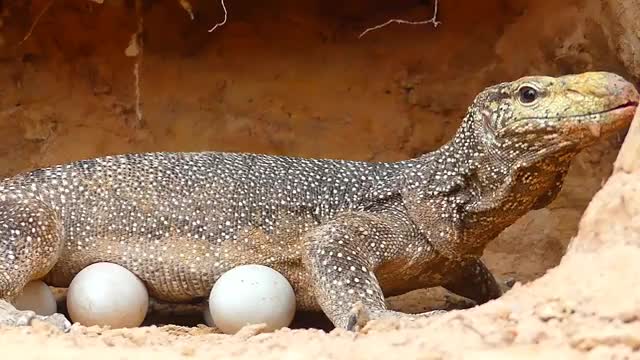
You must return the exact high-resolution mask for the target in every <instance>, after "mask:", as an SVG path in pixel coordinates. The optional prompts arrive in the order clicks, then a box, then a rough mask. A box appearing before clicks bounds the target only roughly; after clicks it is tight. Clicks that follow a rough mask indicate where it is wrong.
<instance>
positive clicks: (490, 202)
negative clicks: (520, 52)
mask: <svg viewBox="0 0 640 360" xmlns="http://www.w3.org/2000/svg"><path fill="white" fill-rule="evenodd" d="M474 120H475V119H474V118H473V114H472V113H470V114H467V117H466V118H465V120H464V121H463V123H462V125H461V127H460V128H459V130H458V132H457V133H456V135H455V136H454V137H453V138H452V139H451V140H450V141H449V142H448V143H447V144H445V145H444V146H442V147H441V148H440V149H438V150H436V151H434V152H431V153H427V154H425V155H422V156H420V157H418V158H416V159H412V160H408V161H406V162H405V163H404V172H403V178H404V181H403V184H404V187H403V190H402V193H403V199H404V202H405V205H406V206H407V209H408V211H409V213H410V216H411V217H412V219H413V220H414V222H416V224H418V227H419V228H420V229H421V231H422V232H423V234H424V235H425V238H426V239H427V240H428V241H429V242H431V243H432V245H433V246H434V247H435V248H436V249H437V250H438V251H439V252H441V253H443V254H444V255H445V256H450V257H453V256H455V257H460V256H465V255H470V256H479V255H481V254H482V252H483V250H484V248H485V246H486V245H487V244H488V243H489V242H490V241H491V240H493V239H494V238H495V237H496V236H498V235H499V234H500V233H501V232H502V231H503V230H504V229H505V228H506V227H508V226H509V225H511V224H513V223H514V222H515V221H516V220H517V219H518V218H520V217H521V216H522V215H524V214H525V213H527V212H528V211H529V210H532V209H534V208H540V207H543V206H546V205H547V204H548V203H549V202H550V201H551V200H553V198H555V196H556V195H557V193H558V191H559V189H560V186H561V184H562V181H563V180H564V176H565V175H566V172H567V170H568V167H569V163H570V161H571V159H572V158H573V155H574V154H573V153H558V154H553V155H549V156H545V157H544V158H541V159H532V160H531V161H530V162H528V163H522V162H521V161H519V160H521V159H522V156H521V154H518V153H517V152H516V151H504V149H499V148H498V147H495V146H493V144H492V141H491V139H487V138H483V137H484V136H489V135H487V134H485V132H484V129H479V128H477V127H478V126H481V125H478V123H479V122H478V121H474Z"/></svg>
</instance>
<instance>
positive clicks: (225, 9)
mask: <svg viewBox="0 0 640 360" xmlns="http://www.w3.org/2000/svg"><path fill="white" fill-rule="evenodd" d="M220 4H222V10H224V19H222V21H221V22H219V23H217V24H215V25H214V26H213V27H212V28H211V29H209V32H212V31H214V30H215V29H217V28H218V27H220V26H222V25H224V24H226V23H227V15H228V14H227V7H226V6H225V5H224V0H220Z"/></svg>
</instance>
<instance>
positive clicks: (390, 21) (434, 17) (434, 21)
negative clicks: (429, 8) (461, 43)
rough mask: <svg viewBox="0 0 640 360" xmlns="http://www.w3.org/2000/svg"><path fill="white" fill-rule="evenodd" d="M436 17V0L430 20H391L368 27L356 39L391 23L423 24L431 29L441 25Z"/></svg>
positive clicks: (436, 0)
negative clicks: (431, 26) (431, 25)
mask: <svg viewBox="0 0 640 360" xmlns="http://www.w3.org/2000/svg"><path fill="white" fill-rule="evenodd" d="M437 17H438V0H435V1H434V4H433V16H432V17H431V19H429V20H422V21H409V20H403V19H391V20H389V21H387V22H385V23H383V24H380V25H376V26H374V27H370V28H367V29H366V30H365V31H363V32H362V33H361V34H360V36H358V38H362V37H363V36H364V35H365V34H366V33H368V32H370V31H374V30H378V29H381V28H383V27H385V26H387V25H389V24H392V23H396V24H407V25H425V24H433V27H434V28H435V27H438V25H440V24H441V22H440V21H438V20H437Z"/></svg>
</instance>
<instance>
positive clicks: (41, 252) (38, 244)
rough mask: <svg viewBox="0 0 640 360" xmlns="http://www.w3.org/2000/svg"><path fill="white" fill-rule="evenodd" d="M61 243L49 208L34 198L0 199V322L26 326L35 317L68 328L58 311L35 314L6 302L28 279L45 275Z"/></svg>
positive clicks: (68, 325) (55, 221)
mask: <svg viewBox="0 0 640 360" xmlns="http://www.w3.org/2000/svg"><path fill="white" fill-rule="evenodd" d="M62 246H63V242H62V227H61V225H60V221H59V219H58V218H57V216H56V213H55V211H54V210H53V209H51V208H50V207H48V206H47V205H46V204H44V203H42V202H41V201H39V200H37V199H34V198H26V199H24V198H23V199H17V198H12V197H11V196H6V197H5V198H4V199H2V200H0V324H4V325H12V326H20V325H29V324H30V323H31V321H32V320H33V319H39V320H43V321H46V322H50V323H52V324H53V325H55V326H56V327H58V328H60V329H62V330H65V331H66V330H68V329H69V328H70V326H71V324H70V323H69V321H68V320H67V319H66V318H65V317H64V316H63V315H61V314H53V315H50V316H39V315H36V314H35V313H34V312H33V311H19V310H16V309H15V308H14V307H13V306H12V305H10V304H9V303H8V302H10V301H12V300H13V299H15V298H16V297H17V296H18V295H19V294H20V292H21V291H22V289H23V288H24V286H25V285H26V284H27V283H28V282H29V281H32V280H36V279H40V278H42V277H43V276H44V275H46V274H47V272H48V271H49V270H50V269H51V268H52V267H53V266H54V265H55V263H56V261H57V260H58V256H59V253H60V252H61V250H62Z"/></svg>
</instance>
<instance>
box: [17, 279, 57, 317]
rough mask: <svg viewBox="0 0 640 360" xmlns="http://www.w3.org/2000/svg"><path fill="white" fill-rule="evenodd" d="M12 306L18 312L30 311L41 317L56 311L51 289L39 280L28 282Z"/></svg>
mask: <svg viewBox="0 0 640 360" xmlns="http://www.w3.org/2000/svg"><path fill="white" fill-rule="evenodd" d="M13 306H15V307H16V309H18V310H31V311H33V312H35V313H36V314H38V315H43V316H47V315H51V314H54V313H55V312H56V311H57V310H58V304H56V299H55V297H54V296H53V293H52V292H51V289H50V288H49V286H47V284H45V283H43V282H42V281H40V280H34V281H31V282H29V283H28V284H27V285H26V286H25V287H24V289H22V293H21V294H20V295H18V297H16V298H15V299H14V300H13Z"/></svg>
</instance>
